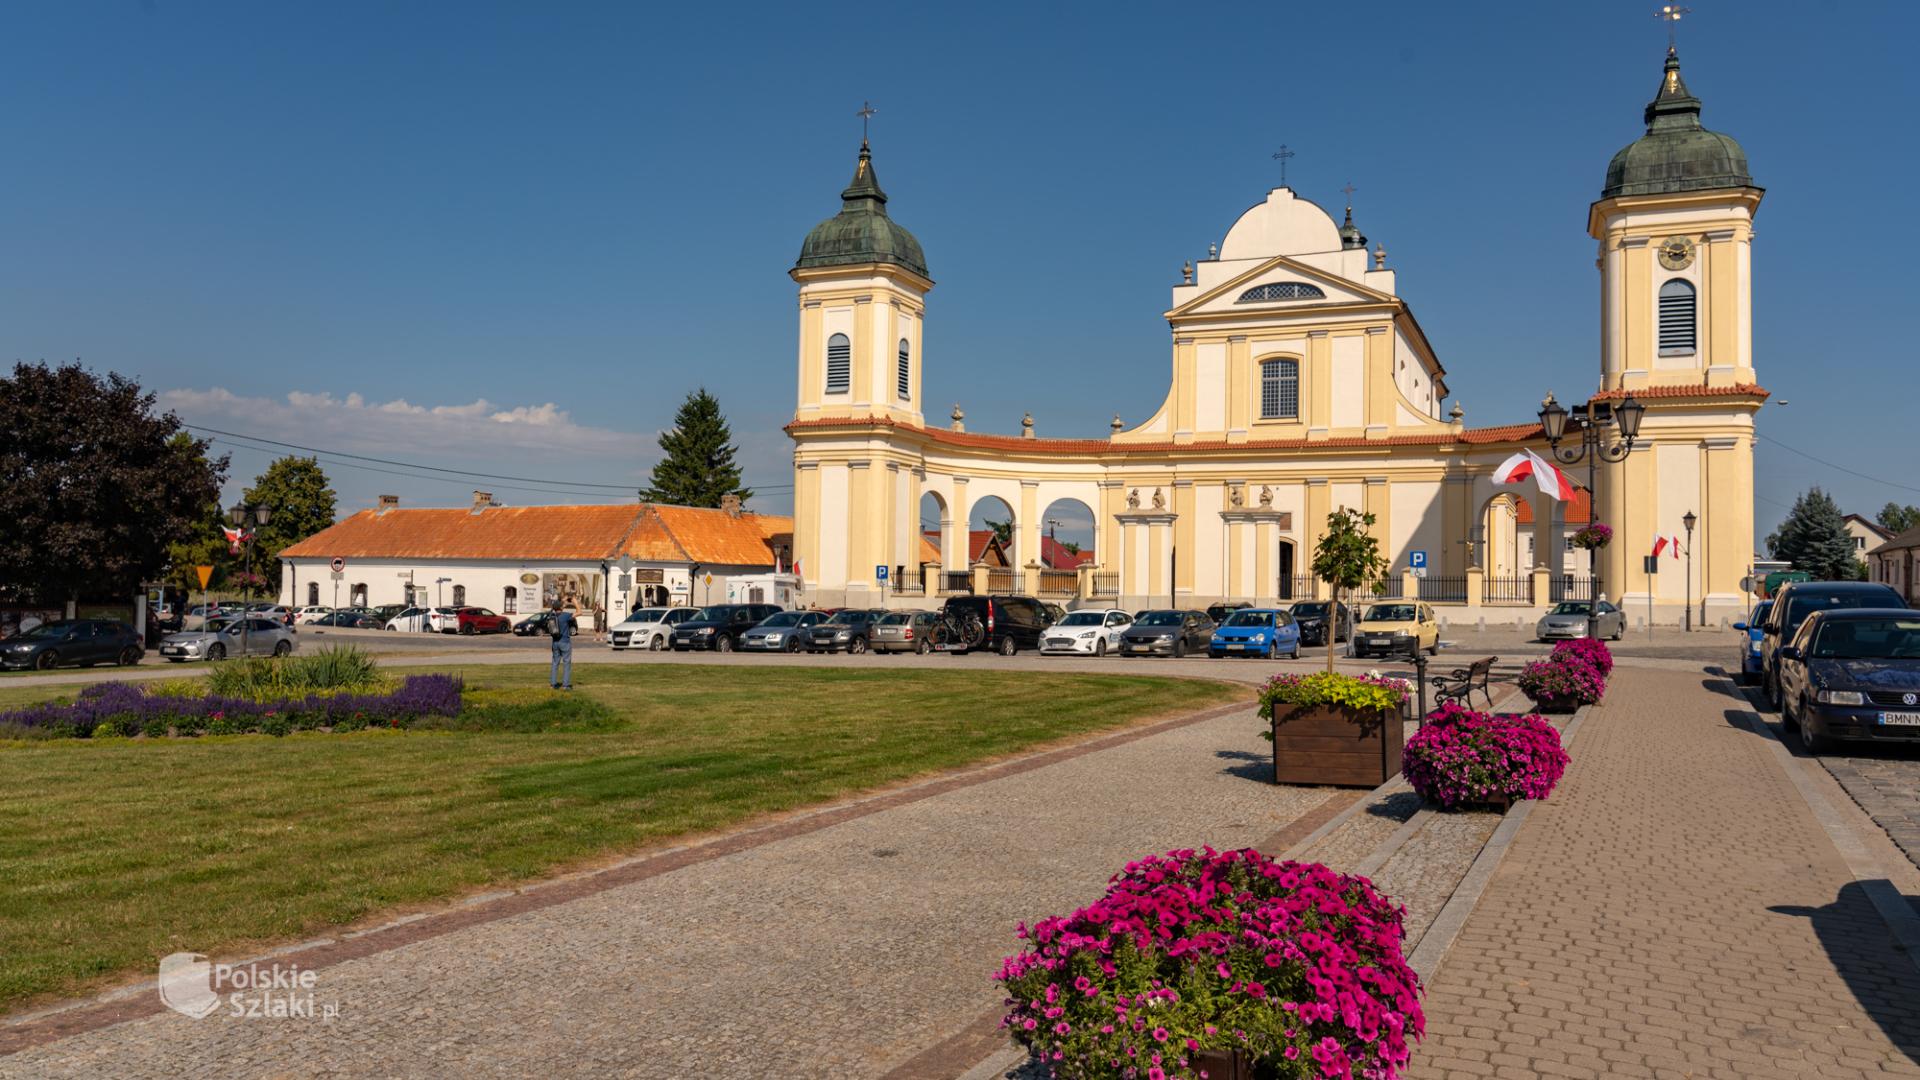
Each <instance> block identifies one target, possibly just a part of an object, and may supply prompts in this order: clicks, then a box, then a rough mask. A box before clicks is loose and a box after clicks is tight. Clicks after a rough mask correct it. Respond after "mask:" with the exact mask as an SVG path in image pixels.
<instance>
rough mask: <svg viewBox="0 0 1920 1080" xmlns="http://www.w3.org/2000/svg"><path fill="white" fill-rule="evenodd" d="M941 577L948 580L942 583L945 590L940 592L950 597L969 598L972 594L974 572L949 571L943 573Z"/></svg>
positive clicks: (942, 589)
mask: <svg viewBox="0 0 1920 1080" xmlns="http://www.w3.org/2000/svg"><path fill="white" fill-rule="evenodd" d="M940 576H941V577H943V578H945V579H946V580H945V581H944V582H943V583H942V585H943V588H941V590H940V591H941V592H943V593H946V594H947V595H948V596H967V595H970V594H972V592H973V571H971V570H947V571H943V572H942V573H941V575H940Z"/></svg>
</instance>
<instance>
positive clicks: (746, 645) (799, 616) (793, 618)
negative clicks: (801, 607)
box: [740, 611, 827, 652]
mask: <svg viewBox="0 0 1920 1080" xmlns="http://www.w3.org/2000/svg"><path fill="white" fill-rule="evenodd" d="M826 619H827V615H826V612H824V611H782V612H779V613H778V614H774V615H769V616H767V617H766V618H764V619H761V620H760V623H759V625H758V626H755V627H754V628H753V629H751V630H748V631H747V632H746V633H744V634H741V635H740V648H741V651H743V652H799V651H800V650H801V649H804V648H806V638H807V628H808V627H810V626H812V625H814V624H815V623H821V622H825V621H826Z"/></svg>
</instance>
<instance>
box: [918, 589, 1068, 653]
mask: <svg viewBox="0 0 1920 1080" xmlns="http://www.w3.org/2000/svg"><path fill="white" fill-rule="evenodd" d="M941 611H942V614H943V616H944V617H946V618H949V619H952V620H954V621H960V620H962V619H964V617H965V616H966V615H967V614H971V615H972V616H973V617H974V618H975V619H978V620H979V621H980V626H981V628H982V629H983V630H984V631H985V632H986V636H985V638H984V640H982V641H981V643H980V646H979V647H980V648H982V649H989V650H992V651H993V652H997V653H999V654H1000V655H1001V656H1012V655H1013V654H1014V653H1016V652H1019V651H1020V650H1021V649H1038V648H1039V647H1040V636H1041V635H1042V634H1043V633H1045V632H1046V629H1047V627H1048V626H1049V625H1050V624H1049V623H1048V621H1047V612H1046V609H1045V608H1043V607H1041V606H1040V601H1038V600H1035V599H1034V598H1033V597H1031V596H952V597H948V598H947V602H946V604H945V605H943V606H942V608H941ZM951 651H953V652H965V651H967V650H966V649H965V648H959V649H953V650H951Z"/></svg>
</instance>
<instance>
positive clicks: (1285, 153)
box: [1273, 143, 1293, 187]
mask: <svg viewBox="0 0 1920 1080" xmlns="http://www.w3.org/2000/svg"><path fill="white" fill-rule="evenodd" d="M1292 156H1293V151H1292V150H1289V149H1287V144H1286V143H1281V144H1280V149H1279V150H1277V151H1275V152H1274V155H1273V160H1275V161H1277V162H1279V163H1280V186H1281V187H1286V186H1287V159H1288V158H1291V157H1292Z"/></svg>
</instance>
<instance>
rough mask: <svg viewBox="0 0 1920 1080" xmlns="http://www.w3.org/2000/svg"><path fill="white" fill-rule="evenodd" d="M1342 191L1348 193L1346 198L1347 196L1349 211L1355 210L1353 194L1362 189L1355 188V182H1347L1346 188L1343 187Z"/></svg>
mask: <svg viewBox="0 0 1920 1080" xmlns="http://www.w3.org/2000/svg"><path fill="white" fill-rule="evenodd" d="M1340 190H1341V191H1343V192H1345V193H1346V196H1347V209H1349V210H1351V209H1353V193H1354V192H1356V191H1359V190H1360V189H1359V188H1357V187H1354V186H1353V181H1351V180H1349V181H1347V186H1346V187H1343V188H1341V189H1340Z"/></svg>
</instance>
